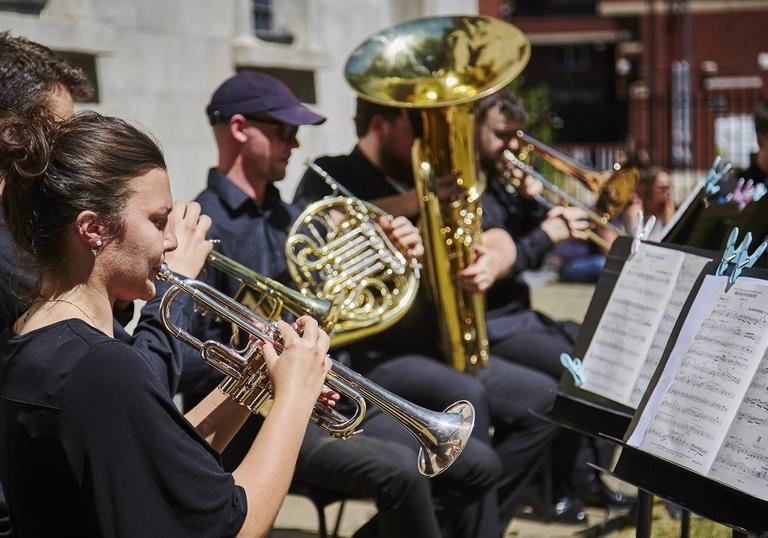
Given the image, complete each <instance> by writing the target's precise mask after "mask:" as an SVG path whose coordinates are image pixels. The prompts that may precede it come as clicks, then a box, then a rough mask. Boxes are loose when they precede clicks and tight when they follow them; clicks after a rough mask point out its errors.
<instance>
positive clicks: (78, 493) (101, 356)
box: [0, 319, 247, 538]
mask: <svg viewBox="0 0 768 538" xmlns="http://www.w3.org/2000/svg"><path fill="white" fill-rule="evenodd" d="M0 360H1V361H2V363H1V364H0V368H1V369H0V476H1V477H2V481H3V484H4V486H5V488H6V493H7V496H8V500H9V507H10V512H11V519H12V522H13V526H14V531H15V535H16V536H20V537H24V536H142V537H143V536H210V537H217V538H218V537H223V536H232V535H234V534H236V533H237V532H238V531H239V530H240V528H241V527H242V525H243V522H244V520H245V515H246V508H247V504H246V497H245V491H244V490H243V489H242V488H241V487H239V486H237V485H235V482H234V479H233V477H232V475H231V474H229V473H226V472H224V470H223V469H222V466H221V462H220V457H219V455H218V453H217V452H216V451H215V450H214V449H213V448H212V447H211V446H210V445H209V444H208V443H207V442H206V441H205V439H204V438H203V437H202V436H201V435H200V434H199V433H198V432H197V430H196V429H195V428H194V427H193V426H192V425H191V424H190V423H189V422H188V421H187V420H186V419H185V418H184V416H183V415H182V414H181V413H180V412H179V411H178V410H177V409H176V407H175V405H174V404H173V401H172V400H171V399H170V397H169V395H168V390H167V388H166V387H164V386H163V385H162V383H161V382H160V380H159V379H158V377H157V376H156V375H154V374H153V373H152V370H151V369H150V368H149V366H148V365H147V363H146V361H144V360H143V359H142V358H141V356H140V355H139V354H138V353H137V352H136V351H134V350H133V349H132V348H131V347H130V346H128V345H126V344H124V343H122V342H119V341H117V340H115V339H113V338H110V337H108V336H107V335H105V334H103V333H101V332H99V331H98V330H96V329H94V328H92V327H91V326H90V325H88V324H86V323H84V322H83V321H80V320H76V319H71V320H66V321H61V322H58V323H55V324H52V325H50V326H47V327H44V328H42V329H38V330H36V331H33V332H30V333H28V334H25V335H22V336H16V335H14V334H13V333H12V332H11V331H10V330H6V331H5V332H4V333H3V334H2V336H0Z"/></svg>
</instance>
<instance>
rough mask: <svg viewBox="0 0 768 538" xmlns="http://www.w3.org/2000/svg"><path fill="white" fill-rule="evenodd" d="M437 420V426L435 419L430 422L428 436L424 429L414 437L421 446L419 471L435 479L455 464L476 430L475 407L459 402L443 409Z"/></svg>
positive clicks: (464, 401)
mask: <svg viewBox="0 0 768 538" xmlns="http://www.w3.org/2000/svg"><path fill="white" fill-rule="evenodd" d="M439 420H440V422H441V424H440V426H438V420H437V419H433V420H432V422H431V423H430V424H431V426H432V431H431V432H429V434H428V435H427V434H426V433H424V430H422V431H421V432H420V433H419V435H416V438H417V440H418V441H419V443H420V444H421V447H422V448H421V449H420V450H419V460H418V461H419V472H420V473H421V474H423V475H424V476H437V475H438V474H440V473H442V472H443V471H445V470H446V469H447V468H448V467H450V466H451V464H452V463H453V462H454V461H456V458H458V457H459V455H460V454H461V451H462V450H464V447H465V446H466V445H467V442H469V438H470V436H471V435H472V429H473V428H474V427H475V408H474V407H473V406H472V404H471V403H469V402H468V401H466V400H459V401H458V402H454V403H452V404H451V405H449V406H448V407H446V408H445V411H443V414H442V416H441V417H440V419H439ZM438 427H439V428H440V431H437V429H438ZM420 437H421V438H420Z"/></svg>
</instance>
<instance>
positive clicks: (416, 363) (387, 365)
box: [364, 355, 502, 538]
mask: <svg viewBox="0 0 768 538" xmlns="http://www.w3.org/2000/svg"><path fill="white" fill-rule="evenodd" d="M369 366H370V365H369ZM365 375H366V376H367V377H368V378H369V379H370V380H371V381H373V382H374V383H377V384H379V385H381V386H382V387H384V388H386V389H388V390H390V391H392V392H394V393H395V394H397V395H398V396H400V397H402V398H405V399H407V400H409V401H411V402H413V403H415V404H417V405H420V406H422V407H426V408H428V409H432V410H435V411H442V410H443V409H445V408H446V407H448V405H450V404H452V403H453V402H455V401H457V400H468V401H470V402H472V404H473V406H474V407H475V428H474V430H473V432H472V439H471V440H470V442H469V443H468V444H467V446H466V448H465V449H464V452H462V454H461V456H459V458H458V459H457V460H456V461H455V462H454V464H453V465H452V466H451V467H450V468H449V469H448V470H447V471H445V472H444V473H442V474H440V475H439V476H437V477H436V478H433V479H431V480H430V485H431V486H432V490H433V492H434V504H435V508H436V510H437V513H438V518H439V521H440V526H441V528H442V531H443V536H446V537H467V538H469V537H478V538H480V537H482V538H485V537H486V536H487V537H489V538H491V537H497V536H500V535H501V532H502V529H501V527H500V525H499V516H498V504H497V498H496V489H495V488H496V483H497V482H498V480H499V479H500V477H501V473H502V465H501V462H500V461H499V459H498V458H497V456H496V454H495V453H494V451H493V449H492V448H491V446H490V433H489V431H490V422H491V417H490V403H489V400H488V397H487V394H486V391H485V388H484V387H483V385H482V383H480V382H479V381H478V380H477V379H474V378H472V377H470V376H467V375H465V374H462V373H460V372H457V371H456V370H454V369H453V368H451V367H449V366H447V365H446V364H444V363H442V362H439V361H437V360H435V359H433V358H431V357H427V356H424V355H404V356H399V357H395V358H389V359H386V360H383V361H381V362H380V363H378V364H376V365H374V366H373V367H370V368H367V371H366V373H365ZM364 426H365V429H366V432H367V433H368V434H369V435H371V436H372V437H377V438H380V439H384V440H388V441H395V442H398V443H400V444H402V445H403V446H407V447H409V448H410V449H411V450H412V452H413V454H414V455H415V453H416V450H417V448H418V445H417V443H416V440H415V439H414V438H413V437H412V436H411V435H410V434H409V433H408V432H407V431H406V430H405V429H403V428H402V427H400V426H399V425H397V424H396V423H395V422H394V421H393V420H392V419H391V418H390V417H389V416H387V415H384V414H383V413H381V412H380V411H379V410H376V409H374V410H373V411H372V412H371V414H370V418H369V419H368V421H366V423H365V424H364ZM414 461H415V459H412V460H411V462H410V463H411V464H413V462H414ZM407 528H411V529H412V527H407ZM403 536H418V534H417V533H415V532H414V531H413V530H411V531H410V532H406V533H405V534H403Z"/></svg>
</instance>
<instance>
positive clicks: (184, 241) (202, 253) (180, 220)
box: [165, 202, 213, 278]
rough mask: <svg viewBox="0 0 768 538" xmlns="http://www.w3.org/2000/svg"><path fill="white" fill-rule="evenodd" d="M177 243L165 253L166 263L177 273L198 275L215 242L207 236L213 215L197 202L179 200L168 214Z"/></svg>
mask: <svg viewBox="0 0 768 538" xmlns="http://www.w3.org/2000/svg"><path fill="white" fill-rule="evenodd" d="M168 221H169V223H170V225H171V226H172V230H173V232H174V234H176V241H177V243H178V246H177V247H176V249H175V250H173V251H170V252H167V253H166V254H165V263H167V264H168V267H169V268H170V269H171V270H172V271H173V272H175V273H178V274H180V275H184V276H186V277H189V278H196V277H197V276H198V275H199V274H200V272H201V271H202V270H203V265H204V264H205V260H206V258H207V257H208V254H210V252H211V249H212V248H213V244H212V243H211V242H210V241H208V240H206V239H205V234H206V233H208V229H209V228H210V227H211V224H212V222H211V218H210V217H209V216H208V215H203V214H202V210H201V208H200V204H198V203H197V202H176V203H175V204H173V210H172V211H171V212H170V213H169V214H168Z"/></svg>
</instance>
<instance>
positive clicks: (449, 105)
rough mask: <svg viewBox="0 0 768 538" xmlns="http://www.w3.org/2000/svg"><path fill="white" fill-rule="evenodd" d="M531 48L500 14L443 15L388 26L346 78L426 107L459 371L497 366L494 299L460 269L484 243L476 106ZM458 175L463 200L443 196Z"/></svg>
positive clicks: (418, 155) (433, 204)
mask: <svg viewBox="0 0 768 538" xmlns="http://www.w3.org/2000/svg"><path fill="white" fill-rule="evenodd" d="M529 56H530V44H529V42H528V40H527V39H526V38H525V36H524V35H523V34H522V33H521V32H520V31H519V30H518V29H517V28H515V27H514V26H512V25H511V24H508V23H505V22H502V21H500V20H498V19H494V18H491V17H474V16H456V17H434V18H425V19H417V20H413V21H409V22H406V23H403V24H399V25H397V26H394V27H392V28H389V29H387V30H384V31H382V32H380V33H378V34H376V35H374V36H372V37H370V38H369V39H368V40H366V41H365V42H364V43H363V44H362V45H360V46H359V47H358V48H357V49H356V50H355V51H354V52H353V53H352V55H351V57H350V58H349V60H348V61H347V65H346V68H345V74H346V78H347V82H349V84H350V85H351V86H352V87H353V89H354V90H355V91H357V93H358V95H359V96H360V97H361V98H362V99H365V100H367V101H371V102H374V103H377V104H380V105H386V106H392V107H407V108H417V109H420V112H421V119H422V122H423V134H422V136H421V137H420V138H418V139H417V140H416V142H415V143H414V147H413V151H412V154H413V166H414V175H415V181H416V189H417V192H418V195H419V200H420V211H421V219H420V227H421V232H422V238H423V240H424V247H425V264H426V267H427V274H428V278H429V281H430V284H431V289H432V295H433V299H434V301H435V302H436V303H437V307H438V310H439V313H440V315H439V318H440V322H441V333H442V339H443V348H444V352H445V354H446V356H448V357H449V358H450V361H451V363H452V365H453V366H454V367H455V368H456V369H458V370H467V369H472V368H474V367H479V366H484V365H485V364H486V363H487V361H488V337H487V333H486V328H485V304H484V303H485V301H484V296H483V295H482V294H470V293H467V292H465V291H464V290H463V289H462V288H461V286H460V284H459V281H458V280H459V278H458V277H459V273H460V272H461V271H462V270H463V269H464V268H465V267H467V266H468V265H470V264H471V263H472V262H473V261H474V259H475V248H476V247H477V245H479V242H480V233H481V228H480V226H481V218H482V209H481V207H480V198H481V196H482V194H483V192H484V190H485V183H484V182H483V180H482V179H481V177H480V176H479V175H478V173H477V159H476V156H475V140H474V136H473V133H474V128H475V127H474V113H473V103H474V102H475V101H477V100H478V99H481V98H482V97H485V96H487V95H490V94H492V93H494V92H496V91H498V90H499V89H501V88H503V87H504V86H506V85H507V84H508V83H509V82H510V81H511V80H512V79H514V78H515V77H516V76H517V75H518V74H520V72H521V71H522V70H523V68H524V67H525V65H526V64H527V63H528V58H529ZM453 172H458V178H457V183H458V185H459V186H460V187H461V188H462V189H463V190H464V191H465V192H466V196H464V197H463V198H462V199H459V200H454V201H442V200H439V199H438V197H437V192H436V189H435V187H434V181H435V179H436V178H437V177H440V176H443V175H446V174H450V173H453Z"/></svg>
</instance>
